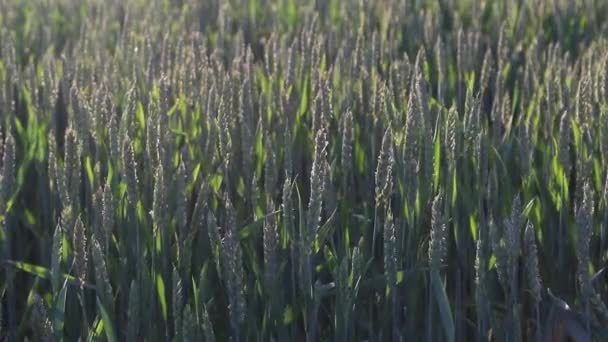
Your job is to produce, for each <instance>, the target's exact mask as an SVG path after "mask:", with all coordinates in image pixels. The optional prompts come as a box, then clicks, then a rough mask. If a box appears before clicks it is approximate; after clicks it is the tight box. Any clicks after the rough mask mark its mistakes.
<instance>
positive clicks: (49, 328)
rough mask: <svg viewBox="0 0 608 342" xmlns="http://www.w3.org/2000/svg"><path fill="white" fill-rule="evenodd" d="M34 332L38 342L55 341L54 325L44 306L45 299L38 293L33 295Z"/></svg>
mask: <svg viewBox="0 0 608 342" xmlns="http://www.w3.org/2000/svg"><path fill="white" fill-rule="evenodd" d="M31 326H32V331H33V332H34V337H35V340H36V341H41V342H50V341H52V340H53V325H52V324H51V321H50V319H49V314H48V312H47V310H46V306H45V304H44V299H42V297H40V295H38V294H37V293H34V295H33V308H32V320H31Z"/></svg>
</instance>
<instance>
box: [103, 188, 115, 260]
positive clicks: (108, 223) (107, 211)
mask: <svg viewBox="0 0 608 342" xmlns="http://www.w3.org/2000/svg"><path fill="white" fill-rule="evenodd" d="M101 225H102V226H103V229H104V232H105V236H104V238H105V241H103V243H104V244H105V250H106V251H107V250H108V248H109V241H110V238H111V236H112V231H113V230H114V199H113V196H112V189H111V188H110V184H108V183H106V185H105V186H104V187H103V194H102V197H101Z"/></svg>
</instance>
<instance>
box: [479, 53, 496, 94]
mask: <svg viewBox="0 0 608 342" xmlns="http://www.w3.org/2000/svg"><path fill="white" fill-rule="evenodd" d="M493 73H494V61H493V59H492V50H491V49H488V50H486V53H485V55H484V57H483V64H482V66H481V76H480V80H479V84H480V86H479V87H480V90H481V94H482V96H483V94H485V93H486V92H488V91H490V90H491V89H490V81H491V77H492V74H493Z"/></svg>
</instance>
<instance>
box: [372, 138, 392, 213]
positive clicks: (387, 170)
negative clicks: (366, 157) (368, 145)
mask: <svg viewBox="0 0 608 342" xmlns="http://www.w3.org/2000/svg"><path fill="white" fill-rule="evenodd" d="M394 161H395V157H394V152H393V136H392V130H391V129H390V128H388V129H386V131H385V132H384V136H383V138H382V147H381V148H380V154H379V155H378V163H377V167H376V174H375V179H376V203H377V205H381V206H382V205H385V204H386V203H387V202H388V201H389V198H390V195H391V192H392V190H393V189H392V188H393V164H394Z"/></svg>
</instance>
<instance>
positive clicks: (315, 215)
mask: <svg viewBox="0 0 608 342" xmlns="http://www.w3.org/2000/svg"><path fill="white" fill-rule="evenodd" d="M326 158H327V138H326V136H325V132H324V131H323V130H320V131H318V132H317V135H316V138H315V151H314V157H313V162H312V170H311V172H310V199H309V201H308V219H307V223H308V228H309V229H308V233H309V235H308V237H310V238H312V236H314V234H316V232H317V230H318V229H319V223H320V220H321V209H322V205H323V193H324V190H325V189H324V186H325V177H326V174H327V170H326V169H325V166H326V163H325V160H326Z"/></svg>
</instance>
